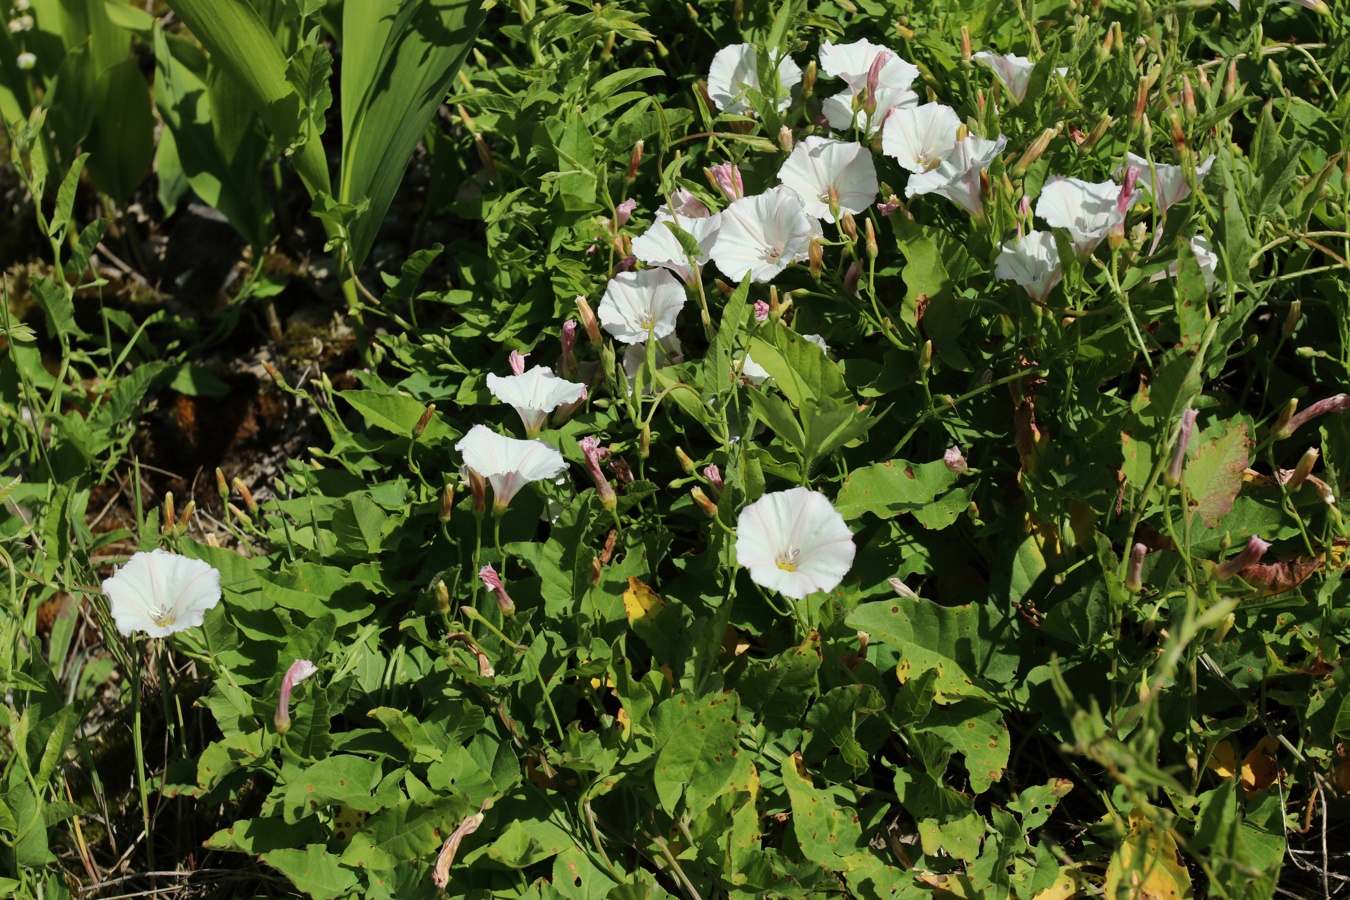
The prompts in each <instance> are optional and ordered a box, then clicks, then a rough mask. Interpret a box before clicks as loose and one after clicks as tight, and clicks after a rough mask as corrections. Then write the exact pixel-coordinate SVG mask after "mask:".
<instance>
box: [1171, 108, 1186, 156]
mask: <svg viewBox="0 0 1350 900" xmlns="http://www.w3.org/2000/svg"><path fill="white" fill-rule="evenodd" d="M1167 127H1168V129H1169V130H1170V131H1171V133H1172V146H1173V147H1175V148H1176V150H1177V152H1178V153H1185V152H1186V128H1185V127H1184V126H1183V125H1182V124H1181V116H1179V115H1177V111H1176V110H1174V109H1173V110H1168V112H1167Z"/></svg>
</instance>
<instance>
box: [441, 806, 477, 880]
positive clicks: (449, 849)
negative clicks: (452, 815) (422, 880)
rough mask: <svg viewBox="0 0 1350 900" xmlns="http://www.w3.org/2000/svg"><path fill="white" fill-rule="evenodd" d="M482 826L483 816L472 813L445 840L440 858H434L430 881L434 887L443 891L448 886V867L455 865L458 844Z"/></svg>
mask: <svg viewBox="0 0 1350 900" xmlns="http://www.w3.org/2000/svg"><path fill="white" fill-rule="evenodd" d="M482 824H483V814H482V813H480V812H477V813H474V814H473V815H471V816H469V817H468V818H467V819H465V820H464V821H463V822H460V823H459V827H458V828H456V829H455V830H454V832H452V833H451V835H450V837H448V838H446V840H445V846H444V847H442V848H441V853H440V856H437V857H436V868H435V870H434V871H432V873H431V880H432V881H433V882H434V883H435V884H436V887H438V888H440V889H441V890H444V889H445V887H446V886H447V885H448V884H450V867H451V866H452V865H454V863H455V854H456V853H458V852H459V844H460V842H461V841H463V840H464V838H465V837H467V836H468V835H471V834H473V833H474V832H475V831H477V830H478V826H479V825H482Z"/></svg>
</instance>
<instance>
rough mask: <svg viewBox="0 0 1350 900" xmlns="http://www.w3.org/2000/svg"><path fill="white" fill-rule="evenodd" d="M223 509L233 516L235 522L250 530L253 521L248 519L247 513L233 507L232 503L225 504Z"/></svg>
mask: <svg viewBox="0 0 1350 900" xmlns="http://www.w3.org/2000/svg"><path fill="white" fill-rule="evenodd" d="M225 509H226V510H228V511H229V513H230V514H231V515H233V516H234V518H235V521H236V522H238V523H239V524H240V525H244V526H246V527H250V528H251V527H252V526H253V520H252V519H250V518H249V515H248V513H246V512H244V511H243V510H242V509H240V508H239V507H237V506H235V505H234V504H233V503H226V504H225Z"/></svg>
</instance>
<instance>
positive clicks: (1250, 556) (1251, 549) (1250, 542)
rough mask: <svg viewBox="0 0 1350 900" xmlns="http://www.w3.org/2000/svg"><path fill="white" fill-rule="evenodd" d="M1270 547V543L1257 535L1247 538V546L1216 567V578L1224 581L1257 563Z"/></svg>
mask: <svg viewBox="0 0 1350 900" xmlns="http://www.w3.org/2000/svg"><path fill="white" fill-rule="evenodd" d="M1269 549H1270V544H1268V543H1266V542H1265V541H1263V540H1261V539H1260V538H1259V537H1257V536H1256V535H1252V536H1251V537H1250V538H1248V539H1247V546H1245V547H1243V548H1242V552H1241V553H1239V554H1238V555H1237V556H1235V557H1233V558H1232V559H1230V560H1228V561H1227V562H1225V563H1222V564H1220V565H1217V566H1215V567H1214V580H1215V581H1223V580H1225V579H1228V578H1232V577H1233V576H1234V575H1236V574H1238V573H1239V572H1241V571H1242V570H1243V569H1245V568H1247V567H1248V566H1251V565H1255V564H1256V563H1258V562H1260V561H1261V557H1262V556H1264V555H1265V553H1266V551H1267V550H1269Z"/></svg>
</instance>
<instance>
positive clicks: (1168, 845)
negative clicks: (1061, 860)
mask: <svg viewBox="0 0 1350 900" xmlns="http://www.w3.org/2000/svg"><path fill="white" fill-rule="evenodd" d="M1122 889H1124V890H1125V896H1128V897H1134V898H1137V900H1189V898H1190V897H1191V876H1190V873H1189V872H1187V871H1186V867H1185V866H1184V865H1182V863H1181V860H1180V859H1178V857H1177V842H1176V838H1174V837H1172V834H1171V832H1168V831H1164V830H1163V829H1162V828H1159V827H1158V826H1157V825H1155V824H1154V823H1152V822H1150V821H1149V820H1148V819H1147V818H1145V817H1144V816H1143V815H1141V814H1140V813H1139V812H1138V811H1135V812H1132V813H1130V833H1129V834H1128V835H1126V837H1125V840H1124V842H1123V843H1122V844H1121V845H1120V847H1118V848H1117V849H1116V852H1115V853H1114V854H1112V856H1111V862H1110V864H1109V865H1108V866H1107V867H1106V885H1105V890H1104V893H1105V895H1106V896H1107V897H1119V896H1121V891H1122Z"/></svg>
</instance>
